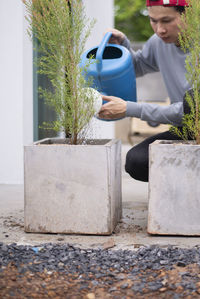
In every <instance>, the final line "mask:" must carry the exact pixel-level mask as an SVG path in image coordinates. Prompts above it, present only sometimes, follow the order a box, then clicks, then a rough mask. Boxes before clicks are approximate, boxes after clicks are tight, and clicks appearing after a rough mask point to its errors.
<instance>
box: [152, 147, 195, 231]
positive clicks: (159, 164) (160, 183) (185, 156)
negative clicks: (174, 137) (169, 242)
mask: <svg viewBox="0 0 200 299" xmlns="http://www.w3.org/2000/svg"><path fill="white" fill-rule="evenodd" d="M148 232H149V233H150V234H161V235H162V234H163V235H197V236H199V235H200V146H199V145H195V144H194V143H193V144H192V143H189V142H188V143H183V142H178V141H177V142H174V141H155V142H153V143H152V144H151V145H150V152H149V210H148Z"/></svg>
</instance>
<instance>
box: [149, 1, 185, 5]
mask: <svg viewBox="0 0 200 299" xmlns="http://www.w3.org/2000/svg"><path fill="white" fill-rule="evenodd" d="M146 1H147V6H155V5H164V6H165V5H166V6H187V5H188V4H187V2H186V1H185V0H146Z"/></svg>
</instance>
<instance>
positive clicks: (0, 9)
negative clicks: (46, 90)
mask: <svg viewBox="0 0 200 299" xmlns="http://www.w3.org/2000/svg"><path fill="white" fill-rule="evenodd" d="M23 20H24V17H23V4H22V1H19V0H0V36H1V46H0V137H1V146H0V183H1V184H2V183H5V184H7V183H9V184H18V183H22V182H23V144H24V142H25V141H26V140H32V113H31V114H30V113H29V114H28V111H30V108H28V106H30V105H28V102H27V103H26V104H25V106H24V107H23V104H24V103H23V98H24V94H25V95H26V100H27V101H28V94H31V95H32V93H31V90H28V91H27V90H25V88H24V86H25V84H26V83H27V82H28V81H27V80H25V81H24V78H26V77H27V74H25V73H24V71H25V68H24V65H25V64H24V62H25V61H24V59H26V60H27V55H29V58H28V59H31V58H30V55H31V54H30V53H32V51H31V49H29V52H30V53H29V54H28V52H27V53H25V54H24V55H23V53H24V52H23V45H24V42H25V40H24V29H23ZM29 44H30V42H29ZM28 64H30V63H28ZM31 64H32V61H31ZM29 73H30V72H29ZM27 79H28V77H27ZM26 81H27V82H26ZM30 84H31V85H32V81H31V83H29V86H28V85H27V86H26V89H27V88H29V87H30ZM29 100H30V98H29ZM29 104H30V103H29ZM24 108H25V110H24V111H23V109H24ZM23 112H24V113H23ZM26 119H29V125H28V126H29V127H27V123H26V122H24V121H25V120H26ZM27 128H28V129H27ZM24 133H26V134H25V135H24ZM27 136H28V137H27Z"/></svg>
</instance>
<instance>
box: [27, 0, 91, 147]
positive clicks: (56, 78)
mask: <svg viewBox="0 0 200 299" xmlns="http://www.w3.org/2000/svg"><path fill="white" fill-rule="evenodd" d="M23 2H24V4H25V7H26V10H27V20H28V22H29V28H28V33H29V35H30V36H31V38H32V39H33V36H34V37H35V38H36V39H37V40H38V42H39V46H38V49H37V50H38V51H39V53H40V54H41V55H40V56H39V58H38V61H37V66H38V73H40V74H44V75H46V76H47V77H48V79H49V81H50V82H51V85H52V88H51V90H47V89H42V88H41V87H40V88H39V94H40V96H41V97H43V98H44V99H45V103H46V104H47V105H49V106H50V107H52V108H53V109H54V110H55V112H56V114H57V120H56V121H53V122H50V123H44V127H45V128H46V129H53V130H55V131H56V132H62V131H63V132H64V133H65V136H66V137H69V140H70V144H78V143H82V142H83V140H84V136H85V129H86V128H87V125H88V124H89V122H90V120H91V118H92V117H93V115H94V112H95V111H94V96H92V91H90V89H88V88H86V87H87V86H90V85H91V82H86V80H85V78H84V76H83V69H81V68H80V66H79V63H80V61H81V56H82V54H83V52H84V47H85V44H86V41H87V38H88V36H89V34H90V32H91V29H92V27H93V25H94V20H92V21H90V20H88V19H87V17H86V15H85V10H84V6H83V4H82V1H81V0H23ZM33 41H34V39H33ZM89 63H90V61H89ZM89 63H88V65H87V66H85V68H87V67H88V66H89ZM85 71H86V70H85Z"/></svg>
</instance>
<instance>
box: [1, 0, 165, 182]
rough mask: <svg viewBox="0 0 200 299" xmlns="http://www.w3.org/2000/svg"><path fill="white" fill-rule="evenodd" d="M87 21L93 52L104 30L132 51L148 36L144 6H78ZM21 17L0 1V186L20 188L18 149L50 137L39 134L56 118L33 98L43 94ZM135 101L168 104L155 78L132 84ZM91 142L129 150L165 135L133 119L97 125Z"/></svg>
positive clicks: (110, 0)
mask: <svg viewBox="0 0 200 299" xmlns="http://www.w3.org/2000/svg"><path fill="white" fill-rule="evenodd" d="M82 1H83V3H84V5H85V11H86V15H87V17H88V18H90V19H91V18H94V19H96V24H95V27H94V29H93V31H92V33H91V35H90V37H89V40H88V42H87V45H86V48H87V49H90V48H91V47H94V46H98V45H99V43H100V42H101V40H102V38H103V35H104V33H105V31H106V30H107V28H112V27H115V28H117V29H119V30H121V31H123V32H124V33H125V34H126V35H127V36H128V38H129V39H130V40H131V43H132V47H133V49H134V50H135V51H137V50H138V49H141V48H142V46H143V44H144V42H145V41H146V40H147V39H148V38H149V36H151V34H152V30H151V27H150V25H149V19H148V16H147V10H146V8H145V2H146V1H145V0H115V1H114V0H101V1H99V0H82ZM25 17H26V11H25V7H24V5H23V2H22V1H21V0H20V1H19V0H0V36H1V47H0V66H1V67H0V91H1V93H0V136H1V147H0V184H23V173H24V170H23V147H24V145H25V144H30V143H32V142H33V141H35V140H38V139H41V138H44V137H48V136H55V133H54V132H49V131H44V130H42V129H41V128H40V125H41V124H42V122H43V121H48V120H53V119H54V118H55V113H54V112H53V111H52V110H50V109H49V108H48V107H46V105H45V104H44V100H43V99H39V97H38V91H37V90H38V86H40V85H41V86H43V87H44V86H45V87H47V88H48V85H49V82H48V80H47V78H46V77H45V76H39V75H38V73H37V68H36V66H35V64H34V63H33V61H35V60H37V57H38V53H37V51H35V50H34V49H33V44H32V41H31V40H30V38H29V36H28V34H27V27H28V24H27V21H26V18H25ZM137 95H138V100H139V101H149V102H157V103H159V104H161V105H166V104H168V100H167V93H166V90H165V87H164V85H163V82H162V78H161V76H160V74H159V73H156V74H153V75H146V76H145V77H143V78H138V79H137ZM93 129H94V130H93V131H94V137H97V138H120V139H121V140H122V142H123V144H129V145H131V144H134V143H136V142H138V140H141V139H142V138H145V136H147V135H149V134H154V133H157V132H159V131H161V130H164V129H166V127H163V126H161V125H160V126H155V124H147V123H145V122H142V121H140V120H138V119H133V118H125V119H123V120H120V121H116V122H103V121H96V123H95V124H94V126H93Z"/></svg>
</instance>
